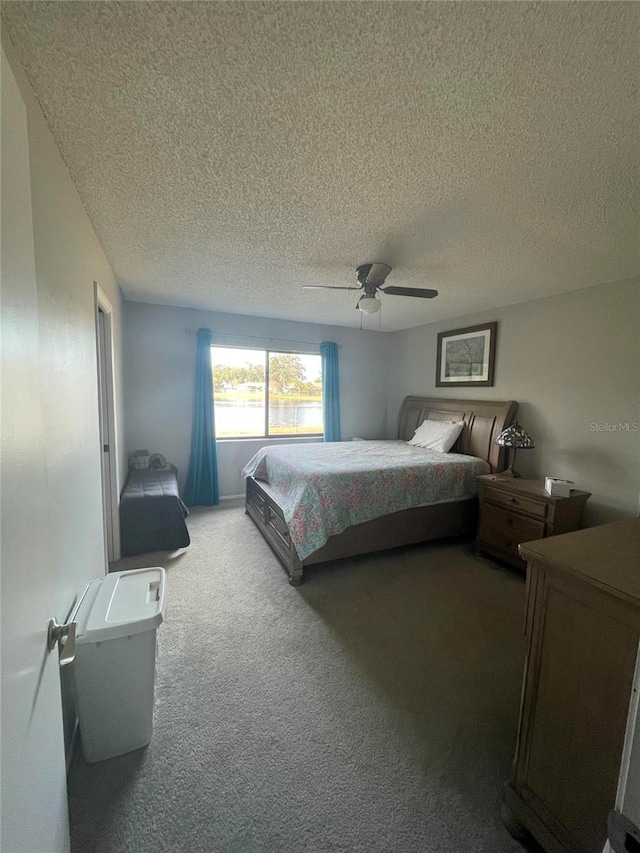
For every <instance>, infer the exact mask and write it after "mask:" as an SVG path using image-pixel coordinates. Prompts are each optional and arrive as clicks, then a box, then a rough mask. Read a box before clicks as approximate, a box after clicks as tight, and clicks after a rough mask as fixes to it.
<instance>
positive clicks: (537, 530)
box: [482, 504, 545, 546]
mask: <svg viewBox="0 0 640 853" xmlns="http://www.w3.org/2000/svg"><path fill="white" fill-rule="evenodd" d="M487 529H491V530H493V531H494V532H495V533H496V534H498V535H500V536H503V537H504V538H505V539H513V540H514V542H516V546H517V545H519V544H520V542H530V541H531V540H532V539H544V534H545V525H544V521H535V520H534V519H533V518H527V516H525V515H520V514H519V513H518V512H510V511H509V510H508V509H502V508H501V507H497V506H491V504H484V505H483V507H482V538H483V540H486V541H488V540H487V535H486V533H485V530H487Z"/></svg>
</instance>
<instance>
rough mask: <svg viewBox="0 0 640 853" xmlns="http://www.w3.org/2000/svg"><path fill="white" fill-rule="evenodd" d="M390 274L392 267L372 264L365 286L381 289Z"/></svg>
mask: <svg viewBox="0 0 640 853" xmlns="http://www.w3.org/2000/svg"><path fill="white" fill-rule="evenodd" d="M390 272H391V267H390V266H388V264H371V269H370V270H369V272H368V273H367V278H366V280H365V284H373V285H375V286H376V287H380V285H381V284H384V280H385V278H386V277H387V276H388V275H389V273H390Z"/></svg>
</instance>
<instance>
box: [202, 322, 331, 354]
mask: <svg viewBox="0 0 640 853" xmlns="http://www.w3.org/2000/svg"><path fill="white" fill-rule="evenodd" d="M200 328H207V327H206V326H200ZM197 331H198V329H185V332H186V333H187V334H188V335H195V334H196V333H197ZM209 331H210V332H211V334H212V335H214V336H215V337H216V338H234V339H240V340H242V341H256V340H257V341H270V342H276V341H278V342H280V343H282V344H302V346H305V347H319V346H320V344H321V343H322V341H293V340H291V339H290V338H271V337H269V336H268V335H234V334H229V332H214V331H213V329H209ZM338 349H342V344H338Z"/></svg>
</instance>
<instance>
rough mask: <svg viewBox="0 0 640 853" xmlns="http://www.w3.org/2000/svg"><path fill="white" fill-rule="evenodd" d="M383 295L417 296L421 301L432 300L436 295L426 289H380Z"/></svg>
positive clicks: (436, 292)
mask: <svg viewBox="0 0 640 853" xmlns="http://www.w3.org/2000/svg"><path fill="white" fill-rule="evenodd" d="M380 290H381V291H382V292H383V293H388V294H390V295H391V296H419V297H420V298H421V299H433V297H434V296H437V295H438V291H437V290H429V289H428V288H426V287H394V286H393V285H391V287H381V288H380Z"/></svg>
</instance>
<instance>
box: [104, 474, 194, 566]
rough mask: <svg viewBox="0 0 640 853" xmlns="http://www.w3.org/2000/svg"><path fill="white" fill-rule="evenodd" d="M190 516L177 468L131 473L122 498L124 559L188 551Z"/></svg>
mask: <svg viewBox="0 0 640 853" xmlns="http://www.w3.org/2000/svg"><path fill="white" fill-rule="evenodd" d="M188 515H189V510H188V509H187V507H186V506H185V505H184V503H183V502H182V500H181V499H180V494H179V493H178V472H177V470H176V469H175V467H174V466H173V465H172V466H171V467H170V468H168V469H167V470H159V471H154V470H151V469H142V470H135V469H134V470H132V471H130V472H129V478H128V480H127V484H126V486H125V488H124V490H123V492H122V497H121V498H120V537H121V550H122V556H123V557H127V556H131V555H133V554H143V553H145V552H147V551H176V550H178V548H186V547H187V546H188V545H189V543H190V542H191V539H190V537H189V531H188V530H187V525H186V522H185V518H186V517H187V516H188Z"/></svg>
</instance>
